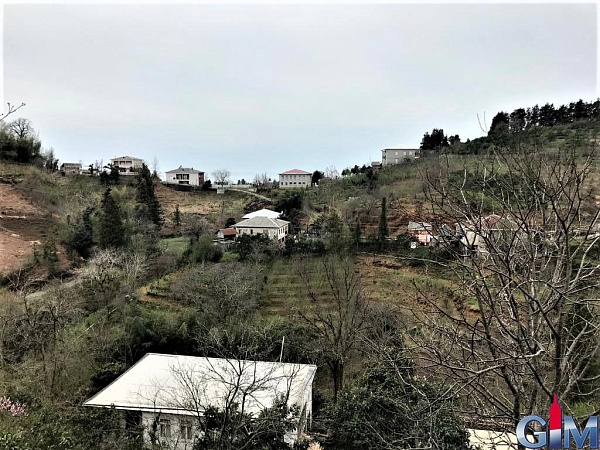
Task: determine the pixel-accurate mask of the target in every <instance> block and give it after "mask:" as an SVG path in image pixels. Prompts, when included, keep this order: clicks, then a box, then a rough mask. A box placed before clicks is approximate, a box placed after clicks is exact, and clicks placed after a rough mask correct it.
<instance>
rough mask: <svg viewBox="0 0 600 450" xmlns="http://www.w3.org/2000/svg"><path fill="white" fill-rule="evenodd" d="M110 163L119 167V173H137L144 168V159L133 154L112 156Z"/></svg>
mask: <svg viewBox="0 0 600 450" xmlns="http://www.w3.org/2000/svg"><path fill="white" fill-rule="evenodd" d="M110 163H111V165H113V166H116V167H118V168H119V175H136V174H137V172H138V170H140V169H141V168H142V164H144V160H143V159H140V158H134V157H133V156H121V157H119V158H112V159H111V160H110Z"/></svg>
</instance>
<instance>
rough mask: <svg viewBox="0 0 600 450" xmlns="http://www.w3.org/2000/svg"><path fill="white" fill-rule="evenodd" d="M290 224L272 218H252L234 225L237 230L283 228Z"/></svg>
mask: <svg viewBox="0 0 600 450" xmlns="http://www.w3.org/2000/svg"><path fill="white" fill-rule="evenodd" d="M288 223H289V222H287V221H285V220H281V219H271V218H270V217H252V218H250V219H246V220H242V221H241V222H238V223H236V224H235V225H233V226H234V227H235V228H281V227H283V226H285V225H287V224H288Z"/></svg>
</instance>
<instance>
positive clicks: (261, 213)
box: [242, 208, 282, 219]
mask: <svg viewBox="0 0 600 450" xmlns="http://www.w3.org/2000/svg"><path fill="white" fill-rule="evenodd" d="M281 214H282V213H280V212H277V211H271V210H270V209H266V208H263V209H259V210H258V211H254V212H251V213H248V214H245V215H244V216H242V219H252V218H253V217H268V218H269V219H279V216H281Z"/></svg>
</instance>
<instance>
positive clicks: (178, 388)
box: [84, 353, 317, 450]
mask: <svg viewBox="0 0 600 450" xmlns="http://www.w3.org/2000/svg"><path fill="white" fill-rule="evenodd" d="M316 370H317V367H316V366H314V365H310V364H291V363H278V362H267V361H243V360H236V359H223V358H206V357H196V356H182V355H163V354H156V353H148V354H147V355H146V356H144V357H143V358H142V359H141V360H139V361H138V362H137V363H136V364H134V365H133V366H132V367H131V368H129V370H127V371H126V372H125V373H124V374H122V375H121V376H120V377H119V378H117V379H116V380H115V381H113V382H112V383H111V384H109V385H108V386H107V387H106V388H104V389H103V390H101V391H100V392H98V393H97V394H96V395H94V396H93V397H92V398H90V399H89V400H87V401H86V402H85V403H84V406H93V407H104V408H111V407H114V408H115V409H117V410H121V411H123V415H124V419H123V422H124V425H126V424H128V425H129V426H131V427H132V428H134V429H137V430H140V432H141V433H142V434H143V438H144V441H145V442H147V443H151V442H155V443H161V444H163V445H164V446H166V447H167V448H172V449H176V450H188V449H192V447H193V445H194V440H195V438H196V437H197V436H199V435H200V433H202V431H201V430H202V428H201V427H202V425H203V424H204V425H206V424H205V422H204V421H203V414H204V411H205V410H206V409H207V408H208V407H214V408H217V409H219V410H221V411H222V410H225V409H226V408H231V407H232V405H233V404H234V403H237V404H238V405H239V409H240V410H243V411H245V412H246V413H248V414H249V415H250V416H251V418H255V417H257V416H258V414H259V413H260V412H261V411H263V410H264V409H266V408H270V407H272V406H273V405H274V403H275V402H276V401H277V400H278V399H281V398H285V399H287V404H288V405H289V406H293V405H295V406H296V407H297V408H298V411H299V417H298V418H297V427H296V428H297V429H296V430H294V431H290V432H289V433H287V434H286V436H285V440H286V442H287V443H289V444H293V443H294V442H295V441H296V439H297V438H298V436H300V434H301V433H302V432H303V431H304V430H305V429H306V427H307V425H308V424H310V420H311V417H312V383H313V379H314V376H315V372H316ZM228 411H229V409H228ZM250 420H252V419H250Z"/></svg>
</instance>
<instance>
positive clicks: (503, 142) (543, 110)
mask: <svg viewBox="0 0 600 450" xmlns="http://www.w3.org/2000/svg"><path fill="white" fill-rule="evenodd" d="M478 119H479V125H480V126H481V129H482V132H484V133H486V135H485V136H483V137H480V138H477V139H473V140H470V139H467V140H466V141H465V142H463V141H461V139H460V136H459V135H458V134H455V135H446V134H445V133H444V130H443V129H441V128H434V129H433V130H432V132H431V133H429V132H427V133H425V134H424V135H423V139H422V140H421V145H420V148H421V149H422V150H430V151H436V152H439V151H441V152H447V153H458V154H480V153H485V152H487V151H489V150H490V149H492V148H493V147H498V146H504V147H506V146H512V145H514V144H534V145H536V144H538V145H539V144H541V143H544V144H546V145H548V144H550V146H552V147H558V146H560V144H562V143H564V142H566V141H567V140H569V139H570V138H585V137H589V136H590V135H594V134H595V133H596V131H597V130H598V129H599V127H600V99H598V100H596V101H594V102H591V101H590V102H584V101H583V100H581V99H580V100H578V101H576V102H571V103H569V104H568V105H561V106H558V107H555V106H554V104H553V103H546V104H545V105H544V106H541V107H540V106H538V105H535V106H532V107H527V108H517V109H515V110H514V111H512V112H510V113H508V112H505V111H500V112H498V113H497V114H496V115H495V116H494V117H493V118H492V121H491V123H489V124H488V122H487V120H486V119H485V117H478Z"/></svg>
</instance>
